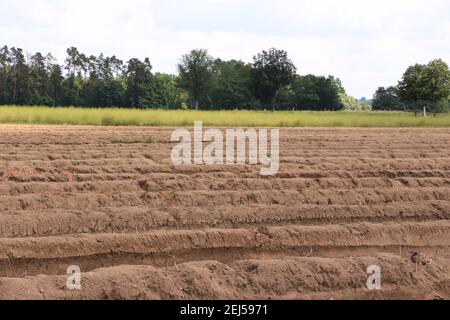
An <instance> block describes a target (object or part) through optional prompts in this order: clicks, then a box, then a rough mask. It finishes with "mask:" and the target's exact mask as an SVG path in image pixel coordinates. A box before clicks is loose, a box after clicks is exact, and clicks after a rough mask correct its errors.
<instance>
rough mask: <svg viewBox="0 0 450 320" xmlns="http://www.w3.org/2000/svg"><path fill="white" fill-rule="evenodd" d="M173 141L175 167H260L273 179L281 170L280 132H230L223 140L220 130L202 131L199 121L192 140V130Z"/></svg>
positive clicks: (179, 133) (177, 134)
mask: <svg viewBox="0 0 450 320" xmlns="http://www.w3.org/2000/svg"><path fill="white" fill-rule="evenodd" d="M269 131H270V153H269V150H268V147H269ZM171 141H172V142H178V144H177V145H176V146H175V147H174V148H173V150H172V155H171V158H172V162H173V163H174V164H175V165H182V164H196V165H202V164H206V165H213V164H227V165H232V164H247V163H248V164H250V165H257V164H260V165H262V166H263V167H262V168H261V170H260V174H261V175H263V176H274V175H276V174H277V173H278V170H279V168H280V130H279V129H270V130H269V129H258V130H256V129H246V130H244V129H227V130H225V137H224V134H223V132H222V130H220V129H208V130H206V131H203V123H202V122H201V121H196V122H195V123H194V137H193V138H192V135H191V133H190V132H189V130H187V129H177V130H175V131H174V132H173V134H172V138H171ZM205 142H206V143H209V144H208V145H207V146H206V147H204V145H203V143H205ZM247 150H248V159H247Z"/></svg>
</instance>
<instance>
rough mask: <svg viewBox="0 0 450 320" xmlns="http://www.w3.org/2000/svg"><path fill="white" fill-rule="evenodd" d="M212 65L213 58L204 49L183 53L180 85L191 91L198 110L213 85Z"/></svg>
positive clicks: (180, 65)
mask: <svg viewBox="0 0 450 320" xmlns="http://www.w3.org/2000/svg"><path fill="white" fill-rule="evenodd" d="M212 67H213V58H212V57H211V56H210V55H209V54H208V51H207V50H203V49H200V50H192V51H191V52H190V53H189V54H185V55H183V57H182V58H181V61H180V63H179V64H178V72H179V74H180V78H179V86H180V87H181V88H182V89H184V90H186V91H188V92H189V95H190V96H191V99H192V101H193V105H194V108H195V109H196V110H198V109H199V104H200V100H201V99H202V98H204V97H205V95H206V94H207V93H208V90H209V88H210V86H211V79H212V75H213V71H212Z"/></svg>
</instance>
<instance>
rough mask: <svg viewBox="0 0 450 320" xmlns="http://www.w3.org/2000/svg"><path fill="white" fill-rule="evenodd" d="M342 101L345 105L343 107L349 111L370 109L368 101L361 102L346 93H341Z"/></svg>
mask: <svg viewBox="0 0 450 320" xmlns="http://www.w3.org/2000/svg"><path fill="white" fill-rule="evenodd" d="M339 98H340V101H341V103H342V105H343V109H344V110H347V111H369V110H370V109H371V108H370V105H369V104H367V103H361V102H359V101H358V100H357V99H355V98H354V97H351V96H349V95H347V94H345V93H339Z"/></svg>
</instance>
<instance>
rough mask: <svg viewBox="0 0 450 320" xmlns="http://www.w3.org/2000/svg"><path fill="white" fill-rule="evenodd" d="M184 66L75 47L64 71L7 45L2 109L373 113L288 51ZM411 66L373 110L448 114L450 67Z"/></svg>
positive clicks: (188, 61) (187, 59) (195, 58)
mask: <svg viewBox="0 0 450 320" xmlns="http://www.w3.org/2000/svg"><path fill="white" fill-rule="evenodd" d="M177 68H178V74H177V75H171V74H164V73H158V72H153V68H152V65H151V62H150V59H149V58H145V59H143V60H141V59H138V58H133V59H130V60H128V61H126V62H124V61H123V60H121V59H119V58H117V57H116V56H111V57H107V56H104V55H103V54H100V55H99V56H98V57H97V56H93V55H86V54H84V53H81V52H80V51H79V50H78V49H77V48H74V47H72V48H69V49H67V57H66V59H65V61H64V65H60V64H59V63H58V62H57V61H56V59H55V58H54V56H53V55H52V54H51V53H48V54H46V55H43V54H41V53H39V52H38V53H34V54H26V53H25V52H24V51H23V50H22V49H18V48H14V47H13V48H8V47H7V46H4V47H2V48H0V105H45V106H83V107H111V106H116V107H124V108H160V109H189V108H191V109H202V110H215V109H268V108H270V109H273V110H275V109H278V110H292V109H295V110H342V109H351V110H362V109H369V108H370V106H369V105H368V104H365V103H360V102H358V101H357V100H356V99H354V98H353V97H350V96H348V95H347V94H346V92H345V89H344V87H343V85H342V83H341V81H340V80H339V78H336V77H334V76H328V77H325V76H316V75H298V74H297V68H296V66H294V64H293V63H292V61H291V60H290V59H289V58H288V56H287V53H286V52H285V51H283V50H277V49H273V48H272V49H270V50H267V51H263V52H261V53H259V54H257V55H256V56H255V57H254V61H253V63H245V62H242V61H237V60H230V61H224V60H221V59H219V58H213V57H211V56H210V55H209V54H208V52H207V51H206V50H192V51H191V52H190V53H188V54H186V55H184V56H183V57H181V59H180V61H179V64H178V65H177ZM411 68H412V69H411V70H410V69H408V71H407V72H406V73H405V75H404V78H403V80H402V82H400V84H399V86H397V87H392V88H387V89H384V88H379V89H378V90H377V93H376V94H375V97H374V101H373V106H374V109H391V110H408V109H411V110H412V108H411V105H413V106H414V108H416V107H418V106H422V105H423V103H425V102H427V103H429V104H430V105H433V106H434V105H439V109H443V110H444V109H446V108H447V107H448V103H447V100H448V99H447V98H448V95H449V94H448V92H449V86H448V83H449V79H448V78H447V77H448V75H449V72H448V66H447V65H446V64H445V63H444V62H443V61H442V60H435V61H433V62H431V63H430V64H429V65H427V66H422V65H416V66H413V67H411ZM414 76H416V78H414ZM418 77H420V79H421V80H420V81H418V80H417V78H418ZM433 77H435V78H438V81H436V79H435V78H433ZM424 79H425V80H424ZM426 81H429V82H431V83H435V84H436V85H437V86H439V88H438V89H437V88H434V87H433V88H426V89H424V88H425V87H427V86H429V85H428V83H427V82H426ZM427 90H428V91H427ZM436 91H439V94H435V92H436ZM430 92H432V93H430ZM435 109H436V110H437V108H435Z"/></svg>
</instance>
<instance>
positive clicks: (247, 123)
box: [0, 107, 450, 128]
mask: <svg viewBox="0 0 450 320" xmlns="http://www.w3.org/2000/svg"><path fill="white" fill-rule="evenodd" d="M200 120H201V121H203V125H204V126H213V127H436V128H438V127H450V114H448V113H446V114H441V115H438V116H436V117H433V116H432V115H429V116H428V117H426V118H423V117H421V116H417V117H415V116H414V114H412V113H402V112H288V111H282V112H281V111H280V112H275V113H272V112H263V111H166V110H135V109H113V108H109V109H83V108H47V107H0V123H3V124H58V125H95V126H164V127H178V126H192V125H193V123H194V121H200Z"/></svg>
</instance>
